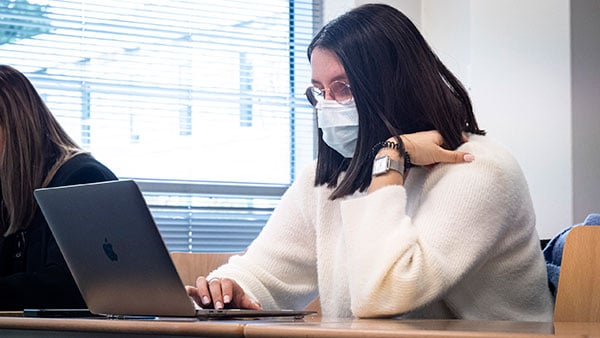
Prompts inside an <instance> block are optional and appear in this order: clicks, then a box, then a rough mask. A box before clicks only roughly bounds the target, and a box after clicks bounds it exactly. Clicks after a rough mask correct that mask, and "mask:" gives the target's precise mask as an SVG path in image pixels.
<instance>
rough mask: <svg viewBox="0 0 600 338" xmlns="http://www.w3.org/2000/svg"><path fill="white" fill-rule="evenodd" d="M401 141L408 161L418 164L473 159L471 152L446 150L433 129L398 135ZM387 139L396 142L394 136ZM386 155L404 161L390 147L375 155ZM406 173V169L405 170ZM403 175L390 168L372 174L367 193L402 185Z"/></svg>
mask: <svg viewBox="0 0 600 338" xmlns="http://www.w3.org/2000/svg"><path fill="white" fill-rule="evenodd" d="M400 138H401V139H402V143H404V149H405V150H406V152H407V153H408V155H409V156H410V162H411V163H412V164H414V165H418V166H425V167H428V166H433V165H434V164H436V163H441V162H444V163H461V162H471V161H473V160H474V159H475V157H474V156H473V155H472V154H469V153H466V152H464V151H453V150H447V149H444V148H443V147H442V145H443V144H444V139H443V138H442V135H440V133H439V132H437V131H435V130H431V131H422V132H418V133H414V134H404V135H400ZM463 139H464V141H465V142H467V141H468V140H467V137H466V136H464V135H463ZM387 141H390V142H393V143H397V140H396V138H395V137H390V138H389V139H387ZM383 155H387V156H389V157H390V158H391V159H393V160H396V161H404V159H403V158H401V157H400V154H399V153H398V151H397V150H393V149H391V148H381V149H380V150H379V152H378V153H377V155H376V157H379V156H383ZM405 173H407V171H405ZM404 179H405V177H404V176H403V175H402V174H400V173H398V172H396V171H394V170H390V171H388V172H387V173H386V174H383V175H379V176H374V177H373V178H372V179H371V184H370V185H369V188H368V189H367V191H368V192H369V193H371V192H373V191H375V190H378V189H380V188H382V187H385V186H388V185H402V184H404Z"/></svg>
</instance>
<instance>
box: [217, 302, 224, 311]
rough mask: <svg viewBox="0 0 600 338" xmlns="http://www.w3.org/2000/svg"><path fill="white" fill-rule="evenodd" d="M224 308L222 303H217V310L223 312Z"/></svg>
mask: <svg viewBox="0 0 600 338" xmlns="http://www.w3.org/2000/svg"><path fill="white" fill-rule="evenodd" d="M222 308H223V304H222V303H221V302H216V303H215V309H217V310H221V309H222Z"/></svg>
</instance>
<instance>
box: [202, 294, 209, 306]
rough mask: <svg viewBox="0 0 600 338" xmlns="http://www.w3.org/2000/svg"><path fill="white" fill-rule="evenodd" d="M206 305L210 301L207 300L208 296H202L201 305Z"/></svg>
mask: <svg viewBox="0 0 600 338" xmlns="http://www.w3.org/2000/svg"><path fill="white" fill-rule="evenodd" d="M208 303H210V299H208V296H204V297H202V304H205V305H206V304H208Z"/></svg>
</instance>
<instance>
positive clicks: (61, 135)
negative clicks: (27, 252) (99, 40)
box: [0, 65, 84, 236]
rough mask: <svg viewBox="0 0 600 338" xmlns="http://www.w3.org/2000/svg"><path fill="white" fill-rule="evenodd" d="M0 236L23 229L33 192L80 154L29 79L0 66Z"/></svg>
mask: <svg viewBox="0 0 600 338" xmlns="http://www.w3.org/2000/svg"><path fill="white" fill-rule="evenodd" d="M0 128H2V132H3V134H4V136H3V139H4V148H3V151H2V156H0V236H2V235H3V234H4V235H9V234H12V233H15V232H17V231H20V230H23V229H26V228H27V227H28V226H29V224H30V223H31V221H32V220H33V218H34V215H35V210H36V209H37V203H36V201H35V198H34V196H33V190H34V189H37V188H42V187H45V186H47V185H48V183H49V182H50V180H51V179H52V177H53V176H54V174H55V173H56V171H57V170H58V169H59V168H60V166H61V165H62V164H63V163H65V162H66V161H67V160H69V159H70V158H71V157H73V156H75V155H77V154H80V153H83V152H84V151H83V150H82V149H81V148H79V146H78V145H77V144H76V143H75V141H73V140H72V139H71V138H70V137H69V136H68V135H67V133H66V132H65V131H64V130H63V128H62V127H61V126H60V124H59V123H58V121H57V120H56V119H55V118H54V116H53V115H52V113H51V112H50V110H49V109H48V107H47V106H46V104H45V103H44V101H43V100H42V98H41V97H40V95H39V94H38V93H37V91H36V90H35V88H34V87H33V85H32V84H31V82H30V81H29V79H27V78H26V77H25V75H24V74H23V73H21V72H19V71H18V70H16V69H14V68H13V67H10V66H7V65H0Z"/></svg>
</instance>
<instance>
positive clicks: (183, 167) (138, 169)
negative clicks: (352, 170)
mask: <svg viewBox="0 0 600 338" xmlns="http://www.w3.org/2000/svg"><path fill="white" fill-rule="evenodd" d="M318 7H319V6H317V5H315V3H314V2H313V1H312V0H311V1H304V0H301V1H289V0H286V1H280V0H279V1H278V0H269V1H267V0H249V1H239V2H238V1H222V2H214V1H202V0H194V1H175V0H160V1H139V0H119V1H102V2H97V1H59V0H12V1H3V2H1V3H0V34H1V36H0V55H1V59H2V63H4V64H9V65H11V66H13V67H15V68H17V69H19V70H20V71H22V72H23V73H25V74H26V75H27V76H28V77H29V78H30V79H31V81H32V82H33V83H34V85H35V86H36V88H37V89H38V91H39V92H40V94H41V95H42V96H43V98H44V99H45V100H46V102H47V104H48V106H49V107H50V109H51V111H52V112H53V113H54V114H55V115H56V117H57V118H58V120H59V121H60V122H61V124H62V125H63V126H64V128H65V129H66V130H67V132H68V133H69V134H70V135H71V136H72V137H73V138H74V139H75V140H76V141H77V142H78V143H80V144H81V145H82V146H84V147H85V148H86V149H87V150H89V151H91V152H92V154H93V155H94V156H95V157H97V158H98V159H99V160H101V161H102V162H104V163H105V164H106V165H108V166H109V167H110V168H111V169H113V170H114V171H115V173H116V174H117V175H118V176H119V177H120V178H132V179H136V180H137V181H138V182H140V185H141V187H142V189H143V190H144V192H145V196H146V198H147V201H148V203H149V204H150V205H151V207H152V211H153V214H154V215H155V218H156V220H157V222H158V223H159V227H160V228H161V231H162V232H163V236H164V238H165V240H166V241H167V244H168V245H169V247H170V248H171V249H173V250H191V251H227V250H238V249H243V248H244V247H245V245H247V243H249V241H250V240H251V239H252V238H253V236H255V235H256V233H257V232H258V231H259V230H260V228H261V227H262V225H264V222H265V220H266V219H267V218H268V215H270V211H272V208H273V207H274V206H275V205H276V203H277V201H278V198H279V196H280V194H281V193H282V192H283V191H284V190H285V188H286V187H287V186H288V185H289V184H290V183H291V182H292V181H293V180H294V178H295V175H296V174H297V172H298V171H299V170H300V169H301V168H302V167H303V166H305V165H306V164H308V163H309V162H310V161H312V160H313V158H314V152H315V149H314V138H315V134H314V133H315V130H316V129H315V124H314V116H313V112H312V108H311V107H310V106H309V104H308V103H307V102H306V99H305V98H304V95H303V93H304V89H305V88H306V86H307V84H308V83H309V82H310V66H309V64H308V61H307V60H306V46H307V45H308V43H309V42H310V39H311V37H312V35H313V32H314V27H315V23H316V22H319V21H320V10H319V8H318ZM236 187H239V189H237V188H236ZM236 236H237V237H239V238H240V239H239V240H233V242H232V241H231V239H234V238H235V237H236Z"/></svg>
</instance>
